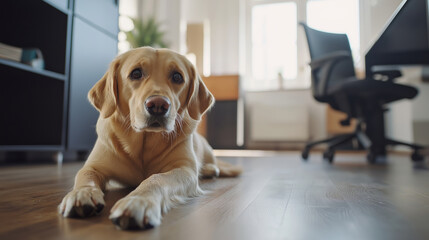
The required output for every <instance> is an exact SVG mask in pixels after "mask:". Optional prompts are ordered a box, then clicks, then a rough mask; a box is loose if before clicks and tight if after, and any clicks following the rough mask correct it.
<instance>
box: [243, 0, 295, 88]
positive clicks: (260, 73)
mask: <svg viewBox="0 0 429 240" xmlns="http://www.w3.org/2000/svg"><path fill="white" fill-rule="evenodd" d="M296 35H297V12H296V4H295V3H294V2H285V3H271V4H260V5H255V6H254V7H253V8H252V81H251V82H250V83H249V85H250V86H249V87H251V88H256V89H257V88H264V89H267V88H276V87H278V86H279V85H283V83H280V82H279V81H283V78H285V79H287V80H294V79H296V76H297V61H296V59H297V52H296V50H297V47H296ZM276 79H277V81H276ZM267 80H268V81H267Z"/></svg>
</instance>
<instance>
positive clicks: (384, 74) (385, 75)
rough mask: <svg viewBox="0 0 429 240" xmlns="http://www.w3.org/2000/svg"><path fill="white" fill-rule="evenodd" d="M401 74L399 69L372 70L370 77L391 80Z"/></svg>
mask: <svg viewBox="0 0 429 240" xmlns="http://www.w3.org/2000/svg"><path fill="white" fill-rule="evenodd" d="M401 76H402V73H401V71H399V70H382V71H376V72H373V73H372V76H371V78H373V79H375V80H382V81H388V82H393V80H395V79H396V78H398V77H401Z"/></svg>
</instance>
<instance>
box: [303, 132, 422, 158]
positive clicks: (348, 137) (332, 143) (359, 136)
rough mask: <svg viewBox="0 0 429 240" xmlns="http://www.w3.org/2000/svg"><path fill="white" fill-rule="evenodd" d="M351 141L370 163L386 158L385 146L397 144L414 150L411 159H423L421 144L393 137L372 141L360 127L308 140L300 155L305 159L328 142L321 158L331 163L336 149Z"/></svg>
mask: <svg viewBox="0 0 429 240" xmlns="http://www.w3.org/2000/svg"><path fill="white" fill-rule="evenodd" d="M353 141H357V142H358V143H359V144H360V145H361V146H363V148H364V149H366V150H367V151H368V154H367V161H368V162H369V163H371V164H374V163H377V162H381V161H383V160H384V159H385V158H386V147H387V146H397V145H402V146H407V147H410V148H411V149H413V150H414V152H413V153H412V155H411V160H412V161H414V162H420V161H423V160H424V156H423V155H422V154H421V153H420V152H419V150H421V149H423V148H424V147H423V146H421V145H417V144H411V143H405V142H401V141H396V140H393V139H384V141H383V142H382V143H380V141H378V142H377V143H373V142H372V141H371V140H370V138H369V137H368V136H367V135H366V133H365V132H363V131H362V130H361V128H360V127H357V129H356V131H355V132H354V133H350V134H342V135H338V136H335V137H331V138H327V139H324V140H319V141H314V142H310V143H308V144H307V145H306V146H305V148H304V150H303V151H302V153H301V156H302V158H303V160H307V159H308V157H309V153H310V151H311V149H312V148H313V147H314V146H316V145H319V144H324V143H326V144H328V148H327V149H326V150H325V152H324V153H323V159H325V160H327V161H328V162H329V163H332V162H333V161H334V157H335V151H336V149H337V148H339V147H341V146H343V145H345V144H347V143H350V142H353Z"/></svg>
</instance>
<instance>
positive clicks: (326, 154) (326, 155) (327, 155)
mask: <svg viewBox="0 0 429 240" xmlns="http://www.w3.org/2000/svg"><path fill="white" fill-rule="evenodd" d="M334 154H335V152H334V151H332V150H329V149H327V150H326V151H325V152H323V159H324V160H327V161H328V162H329V163H332V162H333V161H334Z"/></svg>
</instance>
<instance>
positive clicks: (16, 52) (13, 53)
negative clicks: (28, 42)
mask: <svg viewBox="0 0 429 240" xmlns="http://www.w3.org/2000/svg"><path fill="white" fill-rule="evenodd" d="M22 50H23V49H22V48H19V47H14V46H10V45H7V44H4V43H0V58H4V59H7V60H12V61H15V62H21V57H22Z"/></svg>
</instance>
